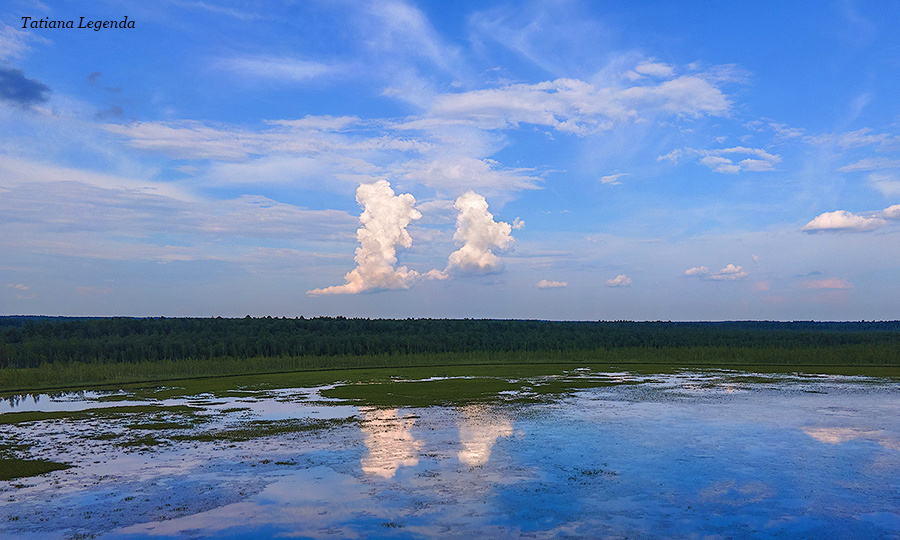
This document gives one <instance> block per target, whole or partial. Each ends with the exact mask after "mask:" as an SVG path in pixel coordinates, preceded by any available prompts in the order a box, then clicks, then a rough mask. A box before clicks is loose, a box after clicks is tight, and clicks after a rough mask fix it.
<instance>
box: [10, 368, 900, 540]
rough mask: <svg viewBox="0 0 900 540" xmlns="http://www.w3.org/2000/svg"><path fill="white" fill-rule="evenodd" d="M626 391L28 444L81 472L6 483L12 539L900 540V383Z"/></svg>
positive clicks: (70, 428)
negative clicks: (140, 438) (157, 436)
mask: <svg viewBox="0 0 900 540" xmlns="http://www.w3.org/2000/svg"><path fill="white" fill-rule="evenodd" d="M625 379H627V380H628V381H629V382H631V383H633V384H627V385H621V386H607V387H601V388H593V389H586V390H581V391H577V392H574V393H569V394H566V395H561V396H556V397H553V398H550V399H546V400H544V401H543V402H537V403H520V402H515V401H514V400H495V401H488V402H485V403H471V404H468V405H464V406H458V407H449V406H446V407H422V408H412V407H410V408H402V407H401V408H398V409H377V408H372V407H359V406H354V407H351V408H350V411H351V412H350V413H349V414H350V415H351V417H352V418H353V419H355V420H356V421H355V422H351V423H348V424H345V425H341V426H337V427H334V428H332V429H328V430H321V431H317V432H301V433H294V434H286V435H280V436H276V437H269V438H265V439H259V440H252V441H246V442H239V443H223V442H210V443H198V442H177V441H175V442H172V443H171V444H169V445H162V446H155V447H149V448H144V449H136V450H128V451H126V450H123V449H121V448H116V447H115V446H114V445H111V444H107V443H103V442H98V441H96V440H92V441H88V439H87V437H85V433H87V432H88V431H89V430H90V429H91V428H93V429H103V428H104V426H98V425H96V424H90V425H81V426H75V425H66V423H65V422H56V423H54V422H43V423H36V424H31V425H30V426H16V427H15V429H16V430H18V431H17V432H16V433H17V435H19V436H21V437H26V436H27V437H30V438H31V440H34V441H36V442H37V444H38V448H41V447H43V448H48V449H51V448H57V449H58V451H59V452H60V455H61V456H62V457H68V458H69V460H71V461H73V462H74V463H75V464H76V465H77V467H76V468H73V469H69V470H66V471H57V472H54V473H51V474H49V475H45V476H43V477H38V478H29V479H22V480H14V481H12V482H4V483H0V489H2V493H0V497H2V502H0V508H2V510H0V512H2V514H3V515H6V516H7V519H3V520H2V521H0V536H3V537H8V538H73V537H79V536H78V535H95V536H96V537H97V538H109V539H146V538H156V539H166V538H173V539H175V538H177V539H188V538H275V537H291V538H435V537H438V538H473V537H478V538H484V537H494V538H520V537H525V538H659V537H666V538H898V537H900V414H898V413H900V385H898V384H897V381H894V380H890V379H869V378H865V377H837V376H832V377H828V376H802V375H772V376H765V377H750V376H749V375H748V374H744V373H737V372H713V373H704V372H690V371H685V372H682V373H678V374H675V375H659V376H652V377H648V376H640V377H639V376H630V375H626V376H625ZM300 391H301V390H299V389H298V392H300ZM303 392H307V393H308V392H309V391H308V390H307V389H304V390H303ZM284 393H285V391H283V390H281V391H279V394H278V395H280V396H283V395H284ZM261 399H263V400H264V399H265V398H264V397H262V398H261ZM273 399H274V397H273ZM312 406H313V405H310V407H312ZM314 406H315V407H322V406H323V405H322V403H320V402H319V403H317V404H315V405H314ZM334 406H336V407H345V408H347V407H348V405H347V404H346V403H335V405H334ZM304 407H305V405H303V404H302V403H297V409H296V416H297V417H303V415H304V414H307V413H309V410H305V409H304ZM342 410H344V409H342ZM11 429H13V428H11ZM28 430H30V432H29V431H28ZM76 433H77V434H79V435H76ZM54 445H56V446H54ZM14 484H18V485H20V486H21V485H24V486H25V487H13V486H14ZM128 497H131V498H130V499H129V498H128ZM13 518H15V519H13Z"/></svg>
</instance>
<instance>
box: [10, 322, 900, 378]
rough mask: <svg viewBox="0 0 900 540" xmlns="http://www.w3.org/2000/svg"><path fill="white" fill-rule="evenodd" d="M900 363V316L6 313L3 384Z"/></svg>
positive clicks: (883, 364)
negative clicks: (508, 368) (682, 318)
mask: <svg viewBox="0 0 900 540" xmlns="http://www.w3.org/2000/svg"><path fill="white" fill-rule="evenodd" d="M567 361H582V362H583V361H597V362H626V363H638V362H646V363H663V364H667V363H680V364H698V365H725V364H773V365H791V364H796V365H817V364H818V365H867V366H900V321H886V322H884V321H883V322H875V321H872V322H866V321H860V322H813V321H800V322H770V321H736V322H663V321H659V322H632V321H596V322H554V321H534V320H488V319H462V320H448V319H403V320H394V319H351V318H344V317H317V318H303V317H300V318H290V319H289V318H273V317H264V318H251V317H249V316H248V317H245V318H235V319H230V318H218V317H217V318H164V317H159V318H128V317H116V318H67V317H0V389H14V388H18V387H31V386H35V385H37V386H40V385H42V384H47V385H54V384H59V383H61V382H65V381H68V382H72V383H75V382H92V383H94V382H104V381H122V380H141V379H148V378H159V379H166V378H174V377H180V376H204V375H215V374H234V373H256V372H275V371H290V370H298V369H324V368H336V367H363V366H365V367H378V366H391V365H437V364H462V363H491V362H498V363H515V362H523V363H527V362H567Z"/></svg>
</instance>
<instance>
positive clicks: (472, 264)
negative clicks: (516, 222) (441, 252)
mask: <svg viewBox="0 0 900 540" xmlns="http://www.w3.org/2000/svg"><path fill="white" fill-rule="evenodd" d="M453 206H454V207H455V208H456V209H457V210H458V211H459V215H458V216H457V218H456V233H455V234H454V235H453V239H454V240H455V241H456V242H457V243H458V244H462V247H461V248H459V249H458V250H456V251H454V252H453V253H451V254H450V258H449V260H448V262H447V269H446V270H445V272H446V273H450V272H458V271H459V272H480V273H485V272H494V271H497V270H499V269H500V268H502V266H503V261H502V260H501V259H500V257H498V256H497V255H495V254H494V252H493V251H492V250H494V249H498V250H505V249H508V248H509V247H510V246H511V245H512V243H513V237H512V234H511V233H512V226H511V225H510V224H509V223H506V222H504V221H500V222H497V221H494V216H493V214H491V213H490V212H489V211H488V203H487V201H486V200H485V199H484V197H482V196H481V195H479V194H477V193H475V192H474V191H469V192H467V193H465V194H463V195H461V196H460V197H459V198H458V199H456V203H455V204H454V205H453Z"/></svg>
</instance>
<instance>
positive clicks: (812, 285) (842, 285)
mask: <svg viewBox="0 0 900 540" xmlns="http://www.w3.org/2000/svg"><path fill="white" fill-rule="evenodd" d="M803 286H804V287H806V288H807V289H852V288H853V284H852V283H850V282H849V281H847V280H846V279H839V278H828V279H815V280H811V281H806V282H804V284H803Z"/></svg>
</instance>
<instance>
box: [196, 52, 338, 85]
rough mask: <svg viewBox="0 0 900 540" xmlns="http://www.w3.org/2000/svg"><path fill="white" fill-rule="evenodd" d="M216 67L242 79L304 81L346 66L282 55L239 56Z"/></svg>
mask: <svg viewBox="0 0 900 540" xmlns="http://www.w3.org/2000/svg"><path fill="white" fill-rule="evenodd" d="M213 66H214V67H216V68H217V69H221V70H224V71H228V72H231V73H233V74H234V75H237V76H239V77H241V80H242V81H250V80H254V79H256V80H270V81H281V82H293V83H299V82H307V81H311V80H314V79H321V78H323V77H328V76H334V75H339V74H343V73H346V71H347V69H348V68H347V67H346V66H342V65H338V64H325V63H322V62H314V61H309V60H302V59H299V58H290V57H281V56H238V57H233V58H222V59H219V60H217V61H216V62H214V63H213Z"/></svg>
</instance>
